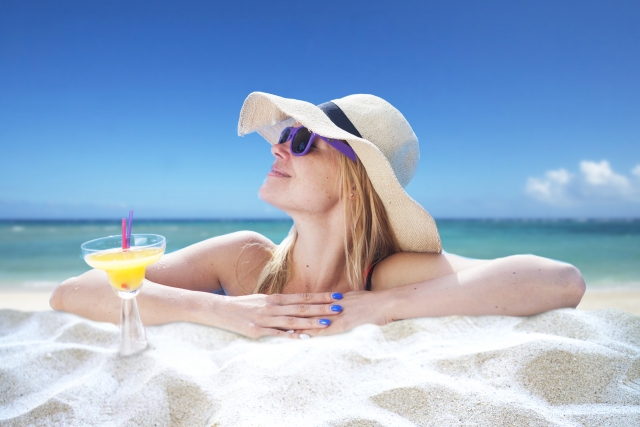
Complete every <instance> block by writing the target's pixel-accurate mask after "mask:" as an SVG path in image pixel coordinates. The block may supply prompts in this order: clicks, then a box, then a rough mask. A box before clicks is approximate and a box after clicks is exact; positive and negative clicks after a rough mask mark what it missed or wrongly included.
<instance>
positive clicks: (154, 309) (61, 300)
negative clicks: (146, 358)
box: [50, 270, 221, 326]
mask: <svg viewBox="0 0 640 427" xmlns="http://www.w3.org/2000/svg"><path fill="white" fill-rule="evenodd" d="M216 298H221V297H220V296H218V295H213V294H210V293H206V292H197V291H190V290H185V289H180V288H173V287H170V286H164V285H160V284H158V283H154V282H151V281H149V280H146V279H145V281H144V284H143V286H142V288H141V290H140V293H139V294H138V296H137V297H136V300H137V302H138V307H139V309H140V317H141V319H142V322H143V323H144V324H145V325H160V324H164V323H170V322H198V323H204V321H203V318H202V316H198V314H199V312H201V311H202V310H203V309H205V308H208V307H209V306H211V305H212V303H215V301H213V300H214V299H216ZM50 304H51V307H52V308H53V309H55V310H59V311H66V312H70V313H74V314H78V315H80V316H83V317H86V318H88V319H91V320H96V321H100V322H111V323H114V324H118V323H119V322H120V298H118V296H117V295H116V294H115V293H114V292H113V290H112V289H111V286H110V285H109V282H108V280H107V275H106V273H104V272H103V271H100V270H91V271H88V272H87V273H84V274H82V275H81V276H78V277H73V278H71V279H68V280H65V281H64V282H63V283H61V284H60V285H59V286H58V288H56V290H55V291H54V292H53V294H52V296H51V300H50ZM213 312H214V313H215V311H213ZM206 323H207V324H209V325H212V326H215V325H214V324H213V323H215V319H214V318H213V317H211V316H209V317H207V322H206Z"/></svg>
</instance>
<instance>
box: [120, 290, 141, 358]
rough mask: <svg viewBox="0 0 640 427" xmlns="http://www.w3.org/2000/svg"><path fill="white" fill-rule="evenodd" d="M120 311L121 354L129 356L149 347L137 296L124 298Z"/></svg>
mask: <svg viewBox="0 0 640 427" xmlns="http://www.w3.org/2000/svg"><path fill="white" fill-rule="evenodd" d="M121 307H122V310H121V311H120V335H121V341H120V356H129V355H131V354H135V353H138V352H140V351H142V350H144V349H145V348H147V336H146V334H145V332H144V326H142V321H141V320H140V313H139V312H138V304H137V303H136V299H135V298H131V299H124V298H123V299H122V303H121Z"/></svg>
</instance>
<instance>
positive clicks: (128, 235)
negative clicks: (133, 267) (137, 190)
mask: <svg viewBox="0 0 640 427" xmlns="http://www.w3.org/2000/svg"><path fill="white" fill-rule="evenodd" d="M132 224H133V209H131V210H130V211H129V225H128V226H127V247H128V248H130V247H131V225H132Z"/></svg>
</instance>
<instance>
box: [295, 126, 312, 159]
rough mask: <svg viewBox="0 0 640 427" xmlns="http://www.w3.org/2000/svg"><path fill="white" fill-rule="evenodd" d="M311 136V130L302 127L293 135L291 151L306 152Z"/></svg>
mask: <svg viewBox="0 0 640 427" xmlns="http://www.w3.org/2000/svg"><path fill="white" fill-rule="evenodd" d="M310 137H311V132H309V129H307V128H300V129H298V132H296V134H295V136H294V137H293V141H291V152H293V153H296V154H300V153H302V152H304V150H305V149H306V148H307V145H308V144H309V138H310Z"/></svg>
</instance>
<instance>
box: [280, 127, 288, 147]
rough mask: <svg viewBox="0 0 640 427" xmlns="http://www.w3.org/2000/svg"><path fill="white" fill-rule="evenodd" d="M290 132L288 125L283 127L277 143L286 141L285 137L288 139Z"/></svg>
mask: <svg viewBox="0 0 640 427" xmlns="http://www.w3.org/2000/svg"><path fill="white" fill-rule="evenodd" d="M290 134H291V128H290V127H287V128H284V129H283V130H282V133H281V134H280V139H279V140H278V144H282V143H283V142H286V141H287V139H289V135H290Z"/></svg>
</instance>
